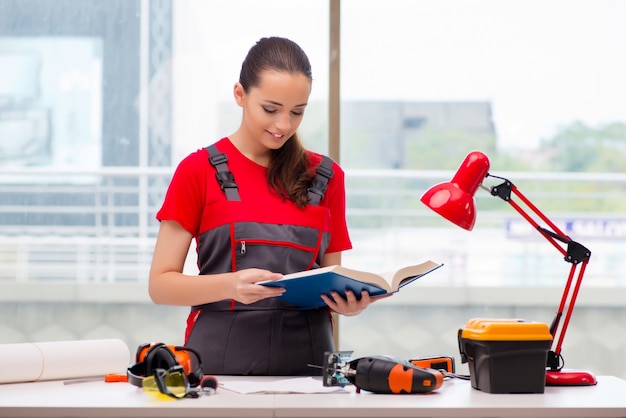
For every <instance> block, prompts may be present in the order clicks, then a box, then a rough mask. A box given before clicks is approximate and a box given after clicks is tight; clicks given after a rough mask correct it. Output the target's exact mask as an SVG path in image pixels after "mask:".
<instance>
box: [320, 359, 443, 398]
mask: <svg viewBox="0 0 626 418" xmlns="http://www.w3.org/2000/svg"><path fill="white" fill-rule="evenodd" d="M351 356H352V351H334V352H326V353H325V354H324V358H325V359H324V365H323V366H321V368H322V369H323V384H324V386H345V385H350V384H351V385H354V386H356V388H357V392H359V391H360V390H361V389H363V390H367V391H369V392H374V393H388V394H391V393H398V394H399V393H428V392H432V391H434V390H437V389H439V388H440V387H441V385H442V383H443V378H444V374H443V373H442V372H440V371H438V370H434V369H427V368H424V367H419V366H416V365H415V364H412V363H410V362H408V361H406V360H399V359H395V358H392V357H387V356H368V357H361V358H357V359H352V358H351ZM313 367H320V366H313Z"/></svg>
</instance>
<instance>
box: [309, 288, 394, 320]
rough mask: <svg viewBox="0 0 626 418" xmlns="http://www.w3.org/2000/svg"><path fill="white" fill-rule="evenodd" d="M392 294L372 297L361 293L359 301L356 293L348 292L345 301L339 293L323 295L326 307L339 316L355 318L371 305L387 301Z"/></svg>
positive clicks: (365, 292) (364, 292)
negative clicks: (379, 301)
mask: <svg viewBox="0 0 626 418" xmlns="http://www.w3.org/2000/svg"><path fill="white" fill-rule="evenodd" d="M391 295H392V293H387V294H385V295H379V296H370V294H369V293H368V292H367V290H363V291H362V292H361V298H360V299H357V298H356V295H355V294H354V292H352V291H351V290H346V298H345V299H344V298H343V297H341V295H340V294H339V293H337V292H331V293H330V296H331V297H328V296H326V295H321V297H322V300H323V301H324V302H326V305H328V306H329V307H330V309H332V310H333V311H335V312H336V313H338V314H341V315H345V316H354V315H358V314H360V313H361V312H363V311H364V310H365V309H366V308H367V307H368V306H369V305H370V304H372V303H374V302H376V301H377V300H380V299H385V298H388V297H389V296H391Z"/></svg>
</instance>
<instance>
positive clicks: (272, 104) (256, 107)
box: [234, 70, 311, 149]
mask: <svg viewBox="0 0 626 418" xmlns="http://www.w3.org/2000/svg"><path fill="white" fill-rule="evenodd" d="M259 79H260V83H259V85H258V86H257V87H252V88H250V91H249V92H248V93H246V92H245V91H244V89H243V86H242V85H241V84H239V83H237V84H236V85H235V92H234V93H235V101H236V102H237V104H238V105H239V106H241V107H242V108H243V120H242V124H241V127H242V128H243V130H244V132H243V133H245V138H246V141H253V142H256V143H257V144H259V145H262V146H263V147H264V148H266V149H278V148H280V147H282V146H283V145H284V144H285V142H287V140H288V139H289V138H291V136H292V135H293V134H294V133H295V132H296V130H297V129H298V127H299V126H300V123H301V122H302V117H303V115H304V109H305V108H306V105H307V102H308V100H309V95H310V94H311V80H309V78H308V77H307V76H306V75H304V74H302V73H289V72H278V71H273V70H265V71H263V72H262V73H261V76H260V78H259Z"/></svg>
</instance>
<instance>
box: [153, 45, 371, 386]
mask: <svg viewBox="0 0 626 418" xmlns="http://www.w3.org/2000/svg"><path fill="white" fill-rule="evenodd" d="M311 83H312V75H311V65H310V63H309V60H308V58H307V56H306V54H305V53H304V51H302V49H301V48H300V47H299V46H298V45H297V44H296V43H294V42H292V41H290V40H288V39H285V38H279V37H271V38H263V39H261V40H259V41H258V42H257V43H256V45H254V46H253V47H252V48H251V49H250V51H249V52H248V55H247V56H246V58H245V60H244V62H243V64H242V67H241V73H240V78H239V82H238V83H236V84H235V86H234V97H235V101H236V103H237V104H238V105H239V106H240V107H241V108H242V120H241V125H240V127H239V129H237V131H235V132H234V133H233V134H231V135H229V136H228V137H225V138H222V139H221V140H219V141H217V142H216V143H215V144H213V145H212V146H211V147H207V148H206V149H201V150H198V151H196V152H194V153H192V154H190V155H189V156H188V157H186V158H185V159H184V160H183V161H182V162H181V163H180V164H179V166H178V167H177V169H176V172H175V174H174V176H173V178H172V181H171V183H170V185H169V188H168V190H167V194H166V197H165V201H164V203H163V206H162V208H161V210H160V211H159V212H158V214H157V219H158V220H159V221H160V229H159V235H158V238H157V242H156V246H155V251H154V258H153V261H152V266H151V271H150V286H149V291H150V297H151V298H152V300H153V301H154V302H155V303H160V304H169V305H186V306H192V308H191V313H190V315H189V318H188V320H187V330H186V334H185V345H186V346H188V347H191V348H193V349H195V350H197V351H198V352H199V353H200V356H201V358H202V362H203V367H204V371H205V373H210V374H232V375H314V374H319V370H317V369H314V368H311V367H309V366H308V364H318V365H319V364H322V362H323V354H324V351H333V350H334V346H333V340H332V323H331V319H332V318H331V315H330V313H331V310H332V311H334V312H337V313H339V314H343V315H355V314H358V313H359V312H361V311H362V310H364V309H365V308H366V307H367V306H368V305H369V304H370V303H371V302H372V301H373V300H374V299H375V298H370V297H369V295H368V294H367V292H363V294H362V295H354V294H352V293H348V294H347V295H346V296H347V297H346V299H344V298H342V297H341V296H339V295H331V296H332V297H331V298H329V297H326V296H321V297H322V299H323V300H324V301H325V302H326V304H327V306H328V307H327V308H323V309H313V310H300V309H298V308H297V307H294V306H291V305H288V304H286V303H283V302H281V301H278V300H276V298H275V297H276V296H279V295H281V294H282V292H283V291H284V290H283V289H277V288H270V287H266V286H261V285H258V284H257V283H258V282H261V281H266V280H277V279H280V278H281V277H282V275H283V274H287V273H292V272H296V271H301V270H307V269H312V268H319V267H323V266H328V265H333V264H340V263H341V252H342V251H344V250H348V249H350V248H351V247H352V245H351V242H350V238H349V235H348V230H347V227H346V219H345V189H344V173H343V171H342V169H341V168H340V167H339V166H338V165H337V164H336V163H334V162H333V161H332V160H330V159H328V158H326V157H323V156H322V155H320V154H317V153H314V152H311V151H308V150H305V149H304V148H303V146H302V144H301V143H300V140H299V139H298V136H297V135H296V130H297V128H298V126H300V122H301V121H302V118H303V115H304V111H305V109H306V106H307V102H308V100H309V94H310V92H311ZM192 239H195V241H196V248H197V253H198V267H199V269H200V274H199V275H198V276H189V275H184V274H183V273H182V271H183V265H184V261H185V257H186V255H187V251H188V249H189V246H190V244H191V240H192ZM357 296H358V297H357Z"/></svg>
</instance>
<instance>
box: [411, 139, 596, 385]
mask: <svg viewBox="0 0 626 418" xmlns="http://www.w3.org/2000/svg"><path fill="white" fill-rule="evenodd" d="M486 177H493V178H497V179H501V180H503V181H504V182H503V183H502V184H500V185H498V186H493V187H491V188H487V187H485V186H483V185H482V181H483V179H485V178H486ZM478 187H481V188H483V189H485V190H488V191H489V192H490V193H491V195H492V196H497V197H499V198H501V199H502V200H504V201H505V202H508V203H509V205H511V206H512V207H513V208H514V209H515V210H516V211H517V212H518V213H519V214H520V215H522V217H523V218H524V219H526V221H528V223H530V224H531V225H532V226H533V227H534V228H535V229H536V230H537V231H539V233H540V234H541V235H542V236H543V237H544V238H545V239H547V240H548V242H550V243H551V244H552V245H553V246H554V247H555V248H556V249H557V250H558V251H559V252H560V253H561V254H563V257H564V259H565V261H567V262H568V263H571V264H572V267H571V269H570V272H569V277H568V279H567V284H566V285H565V290H564V291H563V296H562V298H561V303H560V305H559V308H558V311H557V313H556V316H555V318H554V320H553V322H552V324H551V326H550V333H551V334H552V338H553V340H552V346H551V350H550V352H549V353H548V359H547V364H546V385H551V386H586V385H595V384H596V379H595V377H594V376H593V375H592V374H590V373H589V372H586V371H575V370H567V371H566V370H564V369H563V357H562V356H561V346H562V344H563V338H564V337H565V331H566V330H567V326H568V324H569V321H570V318H571V315H572V311H573V310H574V304H575V302H576V298H577V296H578V291H579V289H580V285H581V283H582V280H583V276H584V274H585V268H586V267H587V264H588V263H589V258H590V257H591V252H590V251H589V250H588V249H587V248H586V247H584V246H583V245H581V244H580V243H578V242H576V241H573V240H572V239H571V238H570V237H568V236H567V235H565V233H563V232H562V231H561V230H560V229H559V228H558V227H557V226H556V225H555V224H554V223H553V222H552V221H550V219H548V218H547V217H546V216H545V215H544V214H543V213H542V212H541V211H540V210H539V209H538V208H537V207H536V206H535V205H534V204H532V202H530V200H528V198H527V197H526V196H524V195H523V194H522V193H521V192H520V191H519V190H518V189H517V187H515V185H513V183H511V182H510V181H509V180H507V179H504V178H502V177H497V176H493V175H490V174H489V158H488V157H487V156H486V155H485V154H483V153H482V152H480V151H473V152H471V153H469V154H468V155H467V156H466V157H465V160H463V163H461V166H460V167H459V169H458V170H457V172H456V174H455V175H454V178H453V179H452V181H450V182H444V183H440V184H437V185H435V186H433V187H431V188H430V189H429V190H427V191H426V193H424V194H423V195H422V197H421V201H422V203H424V204H425V205H426V206H428V207H429V208H431V209H432V210H434V211H435V212H437V213H438V214H439V215H441V216H443V217H444V218H446V219H447V220H449V221H450V222H452V223H454V224H456V225H458V226H460V227H461V228H463V229H466V230H468V231H471V230H472V228H473V227H474V222H475V221H476V202H475V200H474V194H475V193H476V190H477V189H478ZM511 195H514V196H516V197H517V198H518V199H519V200H520V201H522V202H523V203H524V204H525V205H526V207H527V208H528V209H530V210H531V211H532V212H533V213H534V214H535V215H536V216H538V217H539V218H540V219H541V220H542V221H543V222H545V223H546V224H547V225H548V226H549V228H550V229H547V228H544V227H541V226H539V224H538V223H537V222H536V221H535V220H534V219H533V218H532V217H531V216H530V215H529V214H528V212H527V211H526V210H525V209H524V208H523V207H522V206H520V205H519V204H518V203H517V202H515V201H514V200H512V199H511ZM579 268H580V269H579ZM576 270H579V271H578V275H576ZM574 277H576V279H575V281H574ZM572 284H574V287H573V292H572V293H571V297H570V291H571V290H572ZM568 297H569V303H567V301H568ZM566 305H567V311H566V312H565V317H564V321H563V328H562V329H561V331H560V333H559V334H558V341H557V331H558V329H559V325H560V323H561V319H562V317H563V312H564V310H565V306H566ZM555 341H557V343H556V347H555V346H554V342H555ZM553 347H554V349H552V348H553Z"/></svg>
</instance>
